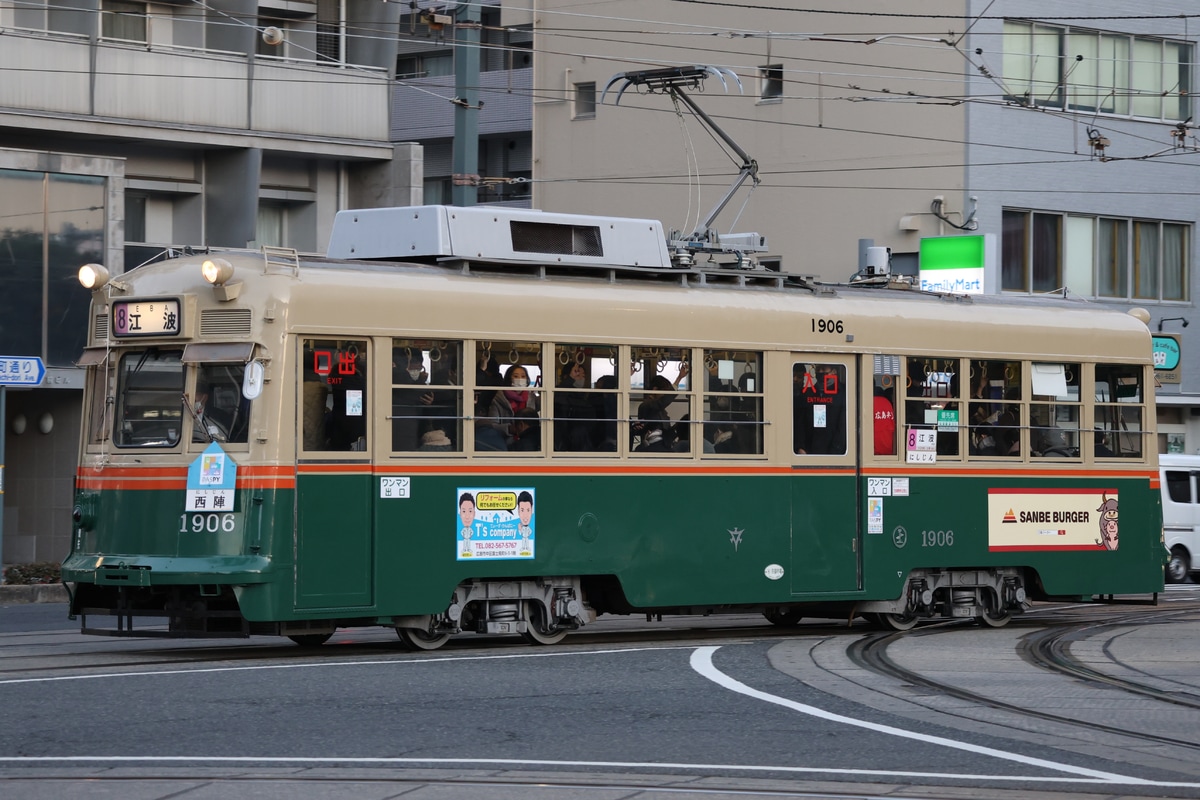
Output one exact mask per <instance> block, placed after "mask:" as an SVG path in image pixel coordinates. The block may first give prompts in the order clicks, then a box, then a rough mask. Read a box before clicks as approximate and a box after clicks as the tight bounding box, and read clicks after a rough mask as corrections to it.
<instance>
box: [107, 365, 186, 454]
mask: <svg viewBox="0 0 1200 800" xmlns="http://www.w3.org/2000/svg"><path fill="white" fill-rule="evenodd" d="M182 358H183V351H181V350H159V349H158V348H151V349H149V350H142V351H140V352H130V353H126V354H124V355H123V356H121V361H120V365H119V366H118V368H117V394H116V397H117V411H116V426H115V431H114V432H113V439H114V442H115V443H116V445H117V447H174V446H175V445H177V444H178V443H179V437H180V429H181V427H182V423H183V361H182Z"/></svg>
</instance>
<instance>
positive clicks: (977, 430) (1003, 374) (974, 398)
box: [967, 359, 1078, 457]
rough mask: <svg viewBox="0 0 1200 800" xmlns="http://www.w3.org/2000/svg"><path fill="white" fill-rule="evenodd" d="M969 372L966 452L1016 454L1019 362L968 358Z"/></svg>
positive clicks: (1019, 422) (1018, 445)
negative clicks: (969, 360) (968, 420)
mask: <svg viewBox="0 0 1200 800" xmlns="http://www.w3.org/2000/svg"><path fill="white" fill-rule="evenodd" d="M1076 374H1078V370H1076ZM970 375H971V400H970V403H969V405H968V408H967V413H968V415H969V418H970V427H969V434H970V435H969V441H968V446H969V448H970V450H969V452H970V454H971V455H972V456H1010V457H1012V456H1015V457H1019V456H1020V455H1021V429H1022V427H1023V425H1024V423H1023V421H1022V414H1023V408H1022V405H1021V376H1022V368H1021V362H1020V361H990V360H985V359H979V360H975V361H971V362H970ZM1076 396H1078V395H1076Z"/></svg>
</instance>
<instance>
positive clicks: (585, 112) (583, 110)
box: [573, 81, 596, 119]
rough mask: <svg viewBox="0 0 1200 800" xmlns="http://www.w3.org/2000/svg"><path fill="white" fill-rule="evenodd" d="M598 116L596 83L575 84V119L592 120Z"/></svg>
mask: <svg viewBox="0 0 1200 800" xmlns="http://www.w3.org/2000/svg"><path fill="white" fill-rule="evenodd" d="M595 116H596V83H595V81H588V82H586V83H577V84H575V113H574V117H573V118H574V119H592V118H593V117H595Z"/></svg>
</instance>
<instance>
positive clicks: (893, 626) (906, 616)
mask: <svg viewBox="0 0 1200 800" xmlns="http://www.w3.org/2000/svg"><path fill="white" fill-rule="evenodd" d="M871 621H872V622H874V623H875V626H876V627H877V628H882V629H883V630H885V631H909V630H912V629H913V628H914V627H915V626H916V624H917V615H916V614H914V613H913V612H911V611H905V612H904V613H903V614H872V615H871Z"/></svg>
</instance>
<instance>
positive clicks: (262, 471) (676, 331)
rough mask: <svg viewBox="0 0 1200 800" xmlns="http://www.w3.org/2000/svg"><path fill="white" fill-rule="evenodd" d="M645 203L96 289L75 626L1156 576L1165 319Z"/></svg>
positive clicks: (419, 624)
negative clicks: (872, 269)
mask: <svg viewBox="0 0 1200 800" xmlns="http://www.w3.org/2000/svg"><path fill="white" fill-rule="evenodd" d="M664 242H665V239H664V237H663V232H662V229H661V227H660V226H659V224H658V223H656V222H652V221H648V220H628V219H618V218H596V217H581V216H569V215H556V214H543V213H539V212H532V211H521V210H512V209H486V208H474V209H462V208H446V207H437V206H430V207H417V208H397V209H374V210H368V211H354V212H342V213H341V214H339V216H338V219H337V222H336V224H335V227H334V233H333V239H332V244H331V247H330V255H329V256H327V257H316V256H313V257H307V256H300V255H298V254H296V253H293V252H291V251H284V250H278V249H269V248H265V249H264V250H263V251H262V252H245V251H238V252H220V253H217V252H213V253H207V254H204V255H198V256H189V257H184V258H172V259H169V260H165V261H161V262H157V263H152V264H148V265H145V266H142V267H139V268H137V269H135V270H132V271H130V272H128V273H126V274H123V275H120V276H119V277H118V278H116V279H113V278H110V277H109V276H107V275H106V274H105V273H104V271H103V269H102V268H99V267H96V266H95V265H89V266H88V267H87V268H85V270H84V272H83V277H86V278H87V280H88V281H89V282H90V283H91V285H92V287H93V303H92V312H91V318H90V319H91V330H90V335H89V347H88V348H87V350H86V351H85V353H84V355H83V358H82V359H81V362H80V363H81V364H82V365H86V367H87V371H88V382H87V391H86V397H85V414H84V424H83V430H84V432H83V440H82V443H81V452H80V463H79V469H78V476H77V493H76V494H77V505H76V510H75V522H76V528H75V533H74V537H73V544H72V550H71V553H70V556H69V557H68V558H67V559H66V562H65V564H64V568H63V574H64V579H65V580H66V581H67V582H69V584H70V585H71V586H72V588H73V596H72V603H71V609H72V612H73V613H75V614H78V615H81V616H82V619H83V628H84V630H85V631H87V632H102V633H109V634H121V635H170V636H244V635H251V634H275V635H284V636H289V637H291V638H292V639H294V640H296V641H298V642H301V643H319V642H322V641H324V640H325V639H326V638H328V637H329V636H330V635H331V634H332V633H333V632H334V631H335V630H336V629H337V628H339V627H347V626H364V625H382V626H388V627H394V628H395V629H396V630H397V632H398V634H399V635H400V638H401V639H402V640H403V641H404V642H405V643H406V644H408V645H410V646H414V647H420V648H433V647H437V646H439V645H441V644H442V643H443V642H445V641H446V640H447V638H448V637H449V636H450V635H452V634H454V633H458V632H464V631H470V632H491V633H514V634H521V635H524V636H525V637H526V638H527V639H529V640H531V641H533V642H538V643H552V642H556V641H558V640H559V639H561V638H562V636H563V635H565V634H566V633H567V632H568V631H569V630H572V629H576V628H579V627H581V626H583V625H586V624H588V623H590V622H592V621H594V620H595V619H596V617H597V615H600V614H647V615H660V614H708V613H721V612H745V611H755V612H758V611H761V612H762V613H764V614H765V615H766V617H767V619H769V620H771V621H772V622H775V623H777V624H792V623H795V622H797V621H798V620H799V619H801V618H802V617H804V616H813V615H818V614H819V615H821V616H830V615H840V616H842V617H845V618H850V617H859V616H862V617H867V618H868V619H871V620H873V621H875V622H878V623H879V624H882V625H884V626H887V627H891V628H897V629H904V628H907V627H910V626H912V625H913V624H915V623H916V622H918V621H920V620H923V619H945V618H961V619H964V620H969V619H972V618H975V619H978V620H981V621H982V622H984V623H986V624H989V625H1002V624H1004V623H1005V622H1007V621H1008V620H1009V619H1010V617H1011V615H1012V614H1014V613H1017V612H1020V611H1021V610H1022V609H1024V608H1026V607H1028V605H1029V603H1030V602H1031V601H1034V600H1038V599H1046V598H1071V599H1074V600H1082V601H1086V600H1089V599H1094V598H1101V597H1104V598H1107V597H1110V596H1113V595H1134V596H1152V595H1153V594H1154V593H1156V592H1158V591H1160V590H1161V589H1162V585H1163V571H1162V563H1163V549H1162V543H1161V523H1160V520H1161V511H1160V507H1159V491H1158V488H1159V487H1158V475H1157V470H1156V456H1155V453H1156V449H1157V448H1156V440H1155V434H1154V398H1153V376H1152V361H1151V345H1150V334H1149V332H1148V330H1147V328H1146V324H1145V322H1144V321H1143V319H1139V318H1137V317H1136V316H1134V315H1130V314H1124V313H1119V312H1115V311H1106V310H1098V309H1097V308H1095V307H1094V306H1089V305H1085V304H1082V303H1076V302H1069V301H1061V300H1047V301H1044V302H1039V303H1036V304H1029V303H1025V304H1021V303H1017V302H1012V301H1009V300H1006V299H1005V298H997V297H979V296H976V297H965V296H953V295H934V294H928V293H923V292H920V291H917V290H915V289H913V288H912V287H911V286H909V285H907V284H905V283H903V282H901V281H898V280H887V279H884V280H883V281H881V282H880V284H881V285H878V286H874V285H868V286H850V285H829V284H821V283H815V282H812V281H807V280H804V279H802V278H799V277H797V276H790V275H788V274H784V273H778V272H771V271H768V270H764V269H761V268H747V269H738V268H714V269H705V268H701V267H698V266H695V265H691V266H686V267H682V268H681V267H677V266H676V265H675V264H673V263H672V255H673V254H672V253H671V252H669V251H668V249H667V247H666V245H665V244H664Z"/></svg>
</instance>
